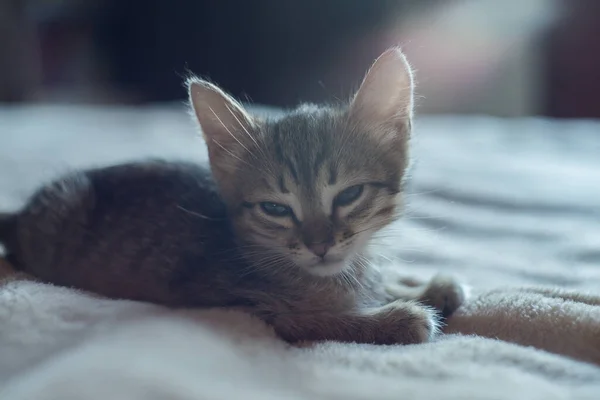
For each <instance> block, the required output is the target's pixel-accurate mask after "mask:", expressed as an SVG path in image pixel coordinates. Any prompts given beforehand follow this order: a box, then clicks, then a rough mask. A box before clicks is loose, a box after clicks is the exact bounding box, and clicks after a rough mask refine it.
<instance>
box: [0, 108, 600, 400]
mask: <svg viewBox="0 0 600 400" xmlns="http://www.w3.org/2000/svg"><path fill="white" fill-rule="evenodd" d="M599 128H600V126H599V125H597V124H593V123H589V122H577V123H558V122H548V121H542V120H519V121H500V120H492V119H465V118H436V119H434V118H429V119H423V120H421V121H419V123H418V124H417V133H418V136H417V138H416V139H415V143H414V148H415V156H416V160H417V163H416V165H415V166H414V170H413V175H414V176H413V184H412V185H411V187H410V194H409V196H408V200H409V207H408V210H407V215H406V218H405V219H404V220H403V221H402V222H400V223H399V224H398V225H397V226H395V227H393V228H392V229H391V231H390V233H388V234H386V235H384V236H383V237H382V239H381V243H382V245H383V246H382V247H379V248H375V253H376V254H379V255H381V262H382V263H386V264H390V265H396V266H397V268H400V270H401V272H402V273H403V274H406V275H415V276H418V277H428V276H431V275H432V274H433V273H435V272H438V271H443V272H446V273H455V274H458V275H460V276H462V277H464V278H465V279H466V280H467V281H468V282H469V283H470V284H471V285H472V287H473V296H472V298H471V300H470V301H469V302H468V303H467V304H466V305H465V307H464V308H463V309H462V310H460V311H459V312H458V313H457V314H456V315H455V316H454V317H452V318H451V319H450V321H449V325H448V327H447V328H446V334H445V335H443V336H442V337H440V338H439V339H438V340H437V341H435V342H433V343H430V344H426V345H417V346H367V345H349V344H339V343H319V344H314V343H313V344H311V343H306V344H303V345H301V346H295V347H290V346H287V345H285V344H284V343H283V342H281V341H280V340H278V339H277V338H276V337H275V336H274V334H273V332H272V331H271V330H270V329H269V327H267V326H265V325H264V324H263V323H261V322H260V321H257V320H255V319H252V318H251V317H249V316H247V315H243V314H239V313H235V312H226V311H218V310H189V311H173V310H166V309H163V308H161V307H158V306H153V305H148V304H140V303H133V302H124V301H111V300H105V299H99V298H97V297H94V296H90V295H87V294H83V293H78V292H76V291H73V290H70V289H65V288H57V287H52V286H50V285H43V284H38V283H35V282H31V281H26V280H16V279H15V280H12V281H8V282H5V283H4V284H3V285H2V286H1V287H0V399H3V400H4V399H10V400H12V399H35V400H46V399H61V400H62V399H70V398H76V399H120V398H123V399H150V400H154V399H167V398H168V399H182V400H183V399H186V400H187V399H199V398H211V399H235V398H249V399H253V398H256V399H269V398H273V399H282V398H286V399H287V398H289V399H314V398H324V399H334V398H335V399H338V398H343V399H398V398H402V399H405V398H406V399H442V398H444V399H445V398H447V399H466V398H468V399H511V400H512V399H521V398H522V399H538V398H539V399H578V398H581V399H598V398H599V396H600V395H599V394H600V223H599V222H600V206H599V204H598V198H600V196H599V194H600V193H599V192H600V185H598V179H599V178H598V177H599V176H600V157H598V154H600V135H598V132H600V129H599ZM192 129H193V128H192V126H191V123H190V122H189V121H188V119H187V118H186V116H185V115H183V113H182V112H181V110H169V109H152V110H93V109H69V108H36V109H10V110H2V109H0V134H1V135H0V140H1V143H2V146H1V147H0V208H4V207H2V206H3V205H5V206H6V207H5V208H7V209H10V208H15V207H18V205H19V204H20V202H21V201H22V199H23V197H24V196H25V195H27V194H28V193H29V192H30V191H31V190H32V189H33V188H34V187H35V185H36V184H38V183H39V182H40V180H41V179H46V178H48V177H49V176H51V175H54V174H56V173H59V172H60V171H61V170H62V169H63V168H65V167H72V166H81V165H89V164H97V163H107V162H114V161H119V160H123V159H128V158H132V157H139V156H146V155H158V156H160V155H163V156H177V157H184V158H187V157H205V151H204V149H203V148H202V144H201V143H197V142H196V141H195V140H194V139H192V134H191V132H192ZM392 233H393V234H392ZM552 287H556V288H552ZM520 288H521V289H520ZM471 334H474V335H480V336H472V335H471ZM527 346H531V347H527Z"/></svg>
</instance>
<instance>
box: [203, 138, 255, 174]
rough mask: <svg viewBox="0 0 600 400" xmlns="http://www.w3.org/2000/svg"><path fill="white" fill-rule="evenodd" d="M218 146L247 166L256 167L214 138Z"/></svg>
mask: <svg viewBox="0 0 600 400" xmlns="http://www.w3.org/2000/svg"><path fill="white" fill-rule="evenodd" d="M212 141H213V142H214V143H215V144H216V145H217V146H219V147H220V148H221V149H223V151H225V152H226V153H227V154H229V155H230V156H231V157H233V158H235V159H236V160H238V161H240V162H242V163H244V164H246V165H247V166H249V167H250V168H252V169H256V168H254V166H253V165H252V164H250V163H248V162H246V161H244V160H242V159H241V158H240V157H238V156H237V155H235V154H233V153H232V152H231V151H230V150H228V149H226V148H225V146H223V145H222V144H221V143H219V142H217V141H216V140H215V139H213V140H212Z"/></svg>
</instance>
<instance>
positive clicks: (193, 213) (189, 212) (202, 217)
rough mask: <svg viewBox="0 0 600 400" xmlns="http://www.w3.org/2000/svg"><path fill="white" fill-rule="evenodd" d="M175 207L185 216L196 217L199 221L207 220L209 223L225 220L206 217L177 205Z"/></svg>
mask: <svg viewBox="0 0 600 400" xmlns="http://www.w3.org/2000/svg"><path fill="white" fill-rule="evenodd" d="M176 207H177V208H179V209H180V210H181V211H184V212H185V213H187V214H190V215H193V216H194V217H198V218H201V219H206V220H209V221H224V220H225V219H226V218H212V217H208V216H206V215H202V214H200V213H197V212H194V211H191V210H188V209H187V208H184V207H183V206H181V205H179V204H177V205H176Z"/></svg>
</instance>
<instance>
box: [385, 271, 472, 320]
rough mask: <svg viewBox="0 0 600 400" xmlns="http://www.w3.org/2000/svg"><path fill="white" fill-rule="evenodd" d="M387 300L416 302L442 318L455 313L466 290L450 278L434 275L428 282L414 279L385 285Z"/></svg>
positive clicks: (464, 297) (465, 295) (465, 294)
mask: <svg viewBox="0 0 600 400" xmlns="http://www.w3.org/2000/svg"><path fill="white" fill-rule="evenodd" d="M385 290H386V294H387V296H388V299H389V300H396V299H402V300H417V301H419V302H421V303H423V304H426V305H429V306H432V307H434V308H435V309H436V310H438V311H440V312H441V314H442V316H443V317H448V316H450V315H451V314H452V313H454V311H456V310H457V309H458V308H459V307H460V306H461V305H462V304H463V303H464V301H465V299H466V298H467V289H466V287H465V286H464V285H462V284H461V283H460V282H458V281H457V280H456V279H455V278H453V277H452V276H447V275H436V276H435V277H433V279H431V280H430V281H429V282H419V281H417V280H414V279H404V280H394V281H392V282H386V283H385Z"/></svg>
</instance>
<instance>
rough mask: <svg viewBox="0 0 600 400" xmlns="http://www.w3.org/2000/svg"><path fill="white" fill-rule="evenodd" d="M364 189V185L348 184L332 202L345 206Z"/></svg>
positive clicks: (354, 199)
mask: <svg viewBox="0 0 600 400" xmlns="http://www.w3.org/2000/svg"><path fill="white" fill-rule="evenodd" d="M363 189H364V185H355V186H350V187H349V188H347V189H344V190H342V191H341V192H340V193H339V194H338V195H337V196H336V197H335V200H334V204H335V205H336V206H339V207H343V206H347V205H349V204H351V203H353V202H354V201H356V199H358V198H359V197H360V195H361V194H362V192H363Z"/></svg>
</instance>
